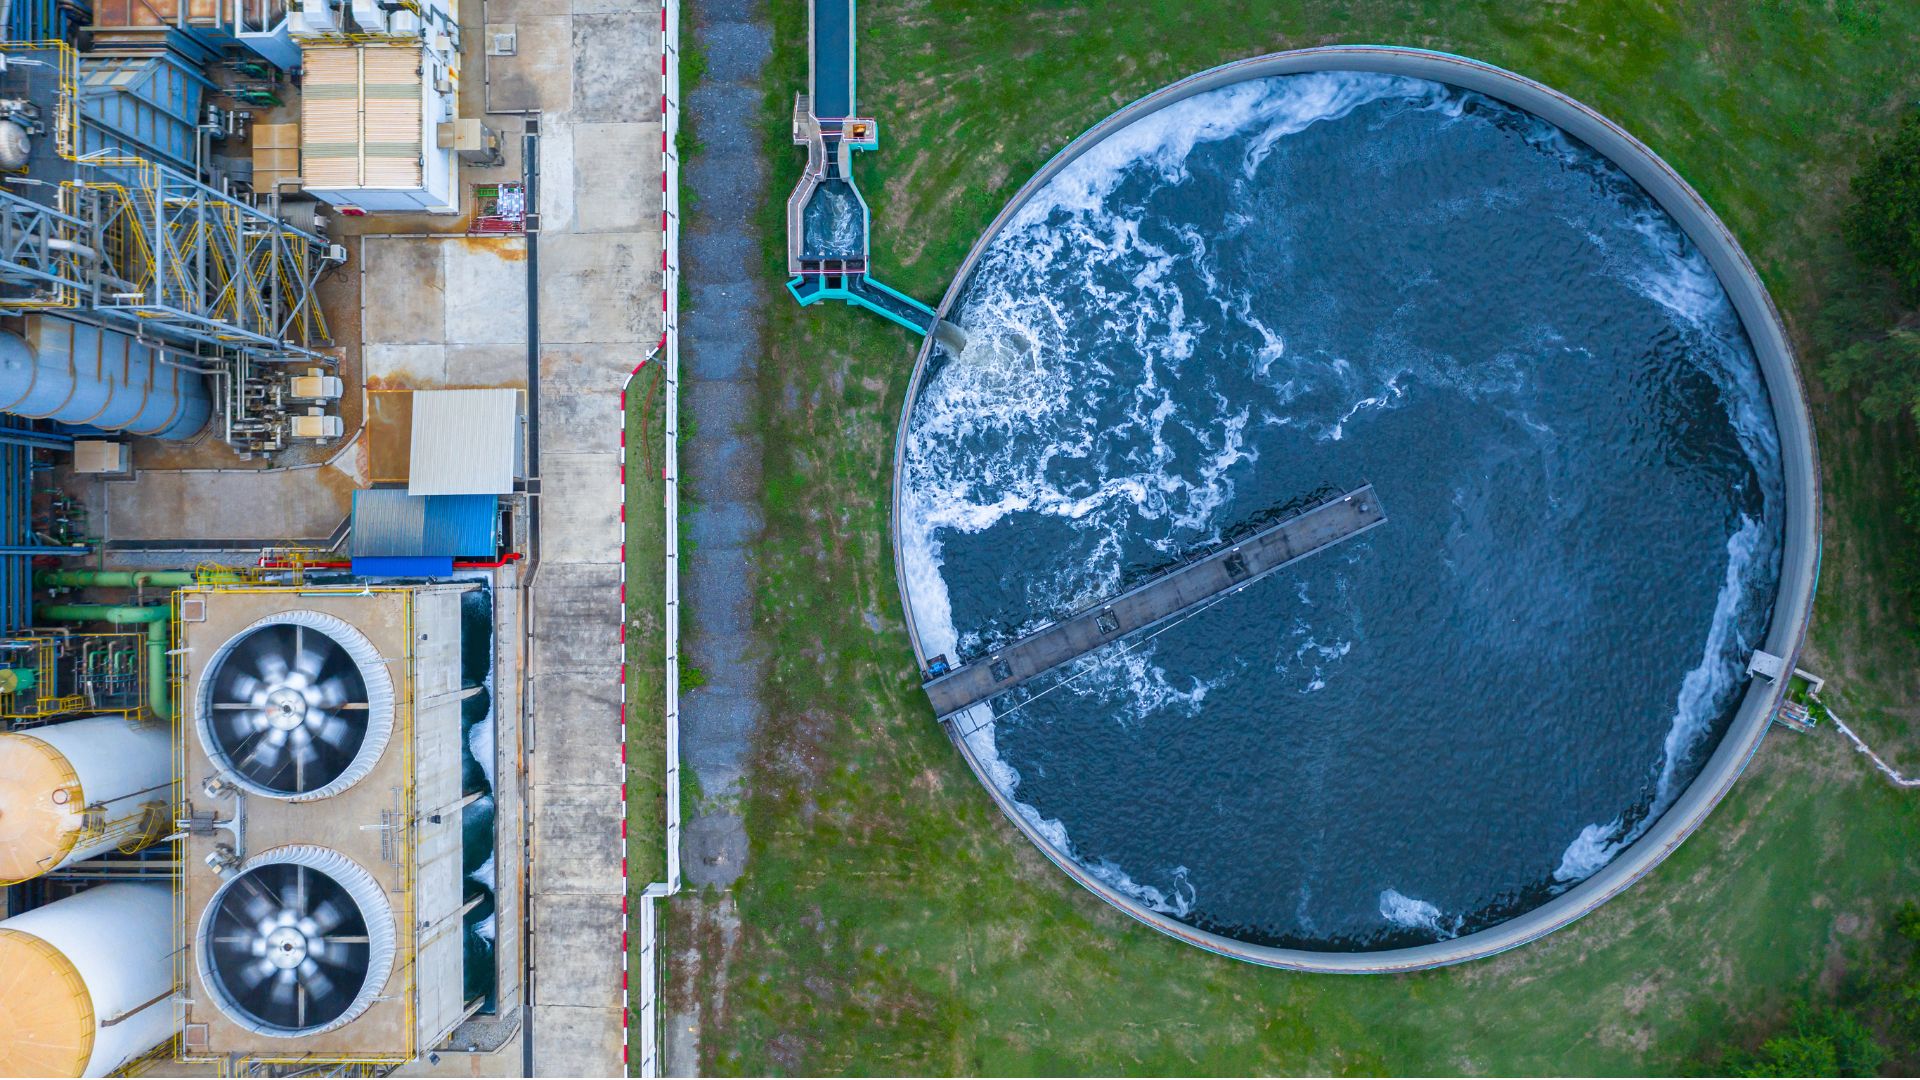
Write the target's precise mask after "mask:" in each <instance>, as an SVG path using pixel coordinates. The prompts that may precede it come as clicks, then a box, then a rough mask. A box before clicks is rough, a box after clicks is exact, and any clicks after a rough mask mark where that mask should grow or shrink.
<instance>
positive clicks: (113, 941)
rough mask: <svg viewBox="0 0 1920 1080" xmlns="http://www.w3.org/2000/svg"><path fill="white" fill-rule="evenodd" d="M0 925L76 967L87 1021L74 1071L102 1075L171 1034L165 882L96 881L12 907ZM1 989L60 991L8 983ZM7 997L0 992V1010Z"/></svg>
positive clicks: (169, 898)
mask: <svg viewBox="0 0 1920 1080" xmlns="http://www.w3.org/2000/svg"><path fill="white" fill-rule="evenodd" d="M0 930H11V931H17V932H19V933H23V934H28V935H31V936H33V937H36V938H39V939H40V940H41V941H44V942H46V943H47V944H48V945H51V946H52V947H53V948H54V949H55V950H57V951H58V952H59V953H60V954H61V955H62V956H64V957H66V959H67V962H68V963H70V964H72V965H73V968H74V971H75V972H76V973H78V974H79V976H80V981H81V983H82V984H83V985H84V986H85V993H86V995H87V997H88V999H89V1000H90V1003H91V1005H92V1009H93V1025H94V1035H93V1050H92V1053H91V1054H90V1055H89V1056H88V1058H87V1064H86V1068H85V1070H84V1071H83V1072H82V1074H81V1075H83V1076H106V1075H107V1074H108V1073H111V1072H113V1071H114V1070H116V1069H118V1068H120V1067H121V1066H122V1065H125V1064H126V1063H127V1062H129V1061H132V1060H134V1059H135V1058H137V1057H139V1056H140V1055H142V1054H144V1053H146V1052H147V1051H149V1050H151V1049H153V1048H154V1047H156V1046H158V1045H160V1043H162V1042H163V1041H165V1040H166V1039H167V1038H169V1037H170V1036H172V1035H173V1004H172V992H173V964H172V962H171V960H170V954H171V952H172V950H173V893H172V890H171V889H169V888H168V887H167V886H165V885H159V884H145V883H141V884H132V883H119V884H113V885H100V886H96V887H94V888H92V889H88V890H87V891H86V892H83V893H79V894H77V895H74V896H69V897H67V898H66V899H64V900H56V901H54V902H53V903H51V904H48V905H46V906H45V907H38V908H34V909H33V910H32V911H29V912H26V913H25V914H22V915H15V916H14V917H13V918H11V919H8V920H6V921H5V922H0ZM7 992H8V993H24V994H40V995H44V994H57V993H63V992H67V991H66V988H65V987H60V986H22V985H19V984H18V983H14V984H10V985H9V986H8V988H7ZM11 1005H12V1003H10V1002H7V1001H6V1000H5V998H4V996H0V1011H6V1010H7V1009H8V1007H9V1006H11ZM109 1022H110V1023H109Z"/></svg>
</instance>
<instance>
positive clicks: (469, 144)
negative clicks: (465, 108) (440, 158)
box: [434, 118, 505, 168]
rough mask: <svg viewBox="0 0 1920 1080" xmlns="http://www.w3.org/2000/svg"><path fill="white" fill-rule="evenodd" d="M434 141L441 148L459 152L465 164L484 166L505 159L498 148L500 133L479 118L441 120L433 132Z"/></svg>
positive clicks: (496, 164) (498, 163)
mask: <svg viewBox="0 0 1920 1080" xmlns="http://www.w3.org/2000/svg"><path fill="white" fill-rule="evenodd" d="M434 142H435V144H436V145H437V146H438V147H439V148H440V149H442V150H452V151H454V152H455V153H457V154H459V155H460V161H461V163H462V164H465V165H474V166H478V167H481V168H486V167H489V166H498V165H500V164H501V163H502V162H503V161H504V160H505V158H504V157H503V156H502V153H501V149H500V133H499V132H497V131H495V130H493V129H492V128H490V127H488V126H487V125H486V124H484V123H482V122H480V121H479V120H468V119H460V118H456V119H453V120H446V121H442V122H441V124H440V126H439V128H438V129H436V130H435V132H434Z"/></svg>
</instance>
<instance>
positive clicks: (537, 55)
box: [486, 0, 661, 1076]
mask: <svg viewBox="0 0 1920 1080" xmlns="http://www.w3.org/2000/svg"><path fill="white" fill-rule="evenodd" d="M486 17H487V22H488V24H489V28H490V29H492V28H494V27H500V26H507V25H511V26H512V27H513V28H514V29H515V31H516V34H517V43H518V45H517V54H516V55H515V56H512V57H495V58H492V62H491V64H490V67H489V80H490V86H489V96H490V104H491V107H492V108H493V109H494V110H496V111H508V110H528V111H535V112H538V113H539V114H540V129H541V142H540V155H539V161H540V173H541V176H540V193H539V206H538V209H539V211H540V215H541V232H540V235H539V237H538V259H539V272H540V295H539V334H540V364H539V399H540V407H539V425H540V430H539V440H540V455H539V461H538V483H539V496H538V500H539V509H540V542H539V547H538V551H537V554H538V558H539V562H538V565H537V567H536V569H535V570H534V574H533V581H532V588H531V596H530V606H531V609H532V624H533V641H532V646H531V663H530V665H529V669H530V675H531V681H532V693H531V696H532V709H531V716H532V721H531V732H530V740H529V742H530V746H531V766H530V772H531V775H530V783H531V788H532V794H531V800H532V806H533V842H532V849H531V856H532V867H531V871H530V875H529V889H530V895H529V907H530V910H531V912H532V920H533V925H532V935H533V938H532V953H531V956H532V963H533V972H532V976H531V986H532V1006H531V1014H532V1015H531V1019H532V1024H531V1029H530V1031H529V1033H528V1035H529V1045H530V1054H531V1059H532V1065H533V1074H534V1075H538V1076H616V1075H624V1074H625V1072H626V1064H625V1062H624V1060H623V1055H622V1047H623V1042H624V1039H623V1028H624V1024H625V1016H624V1009H623V1007H622V1005H621V1002H622V1000H623V990H622V987H621V971H622V965H623V959H624V950H623V948H622V944H621V932H622V916H621V905H622V901H623V898H624V896H625V892H626V888H627V882H626V880H625V877H624V873H623V863H622V859H621V841H620V807H621V794H620V762H619V742H620V728H619V716H620V700H621V684H620V665H621V646H620V636H619V632H620V594H619V585H620V580H621V573H620V563H619V559H620V553H621V543H622V540H623V526H622V523H621V517H620V490H621V489H620V431H621V423H622V416H621V411H620V387H621V384H622V382H623V381H624V379H625V378H626V376H627V373H628V372H629V371H631V370H632V368H633V367H634V365H635V364H636V363H638V362H639V361H640V359H641V358H642V357H644V356H645V355H646V354H647V351H648V350H649V349H650V348H651V347H652V345H653V344H654V342H656V341H657V340H658V339H659V337H660V332H661V323H660V248H661V235H660V220H659V206H660V130H661V124H660V93H661V86H660V8H659V4H658V3H657V2H656V0H571V3H568V2H567V0H560V2H555V0H488V3H487V12H486Z"/></svg>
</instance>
